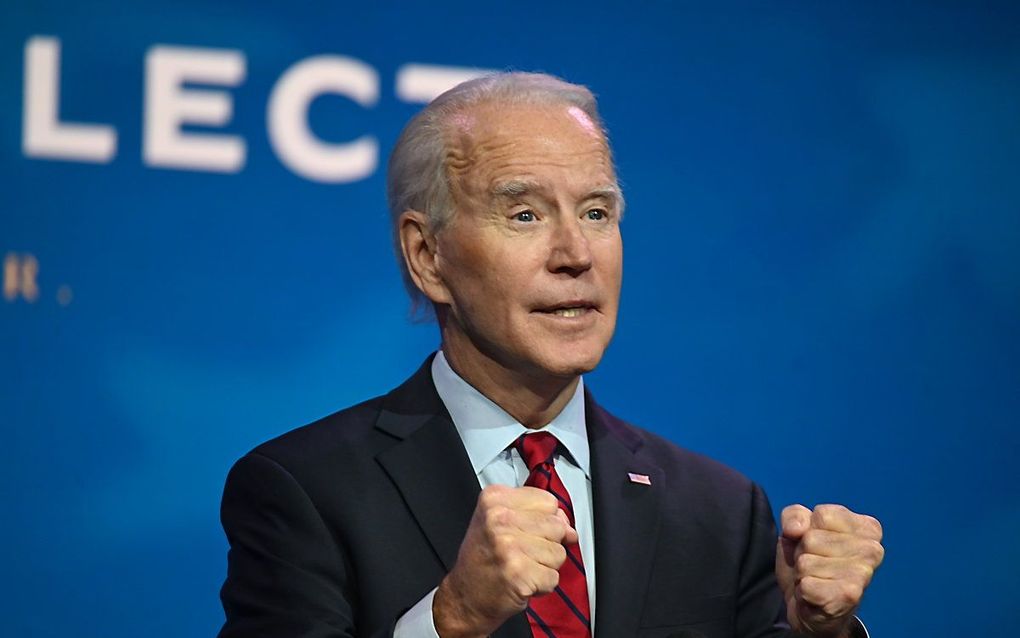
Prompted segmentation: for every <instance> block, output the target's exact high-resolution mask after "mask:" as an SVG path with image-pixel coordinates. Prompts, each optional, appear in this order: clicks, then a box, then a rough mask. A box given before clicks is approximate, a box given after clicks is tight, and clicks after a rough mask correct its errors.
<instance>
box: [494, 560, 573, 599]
mask: <svg viewBox="0 0 1020 638" xmlns="http://www.w3.org/2000/svg"><path fill="white" fill-rule="evenodd" d="M504 576H505V578H506V582H507V584H508V585H509V587H510V589H511V591H513V593H514V594H515V595H516V596H517V597H519V598H520V599H523V600H527V599H528V598H530V597H531V596H538V595H541V594H546V593H549V592H551V591H552V590H554V589H556V585H558V584H559V582H560V573H559V571H558V570H556V569H553V568H551V567H547V566H545V565H542V564H541V563H538V562H536V561H534V560H532V559H531V558H530V557H529V556H527V555H525V554H524V553H523V552H520V553H517V554H515V555H514V556H513V557H512V559H510V560H508V561H507V563H506V565H505V567H504Z"/></svg>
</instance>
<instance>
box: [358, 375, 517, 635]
mask: <svg viewBox="0 0 1020 638" xmlns="http://www.w3.org/2000/svg"><path fill="white" fill-rule="evenodd" d="M431 366H432V357H429V359H428V360H427V361H426V362H425V363H424V364H423V365H422V367H421V368H420V369H419V370H418V372H416V373H415V374H414V376H412V377H411V378H410V379H408V380H407V381H406V382H405V383H404V384H403V385H401V386H400V387H399V388H397V389H395V390H394V391H393V392H391V393H390V394H388V395H387V396H386V398H385V399H384V402H383V408H382V410H381V411H380V414H379V420H378V421H377V422H376V427H377V428H379V429H380V430H382V431H384V432H386V433H388V434H390V435H392V436H394V437H396V438H397V439H399V440H398V442H397V443H395V444H394V445H393V446H391V447H389V448H387V449H386V450H384V451H383V452H381V453H379V454H378V455H377V456H376V459H377V460H378V462H379V464H380V465H382V467H383V470H384V471H385V472H386V474H387V475H388V476H389V477H390V480H392V481H393V483H394V485H396V487H397V489H398V490H399V491H400V494H401V496H403V498H404V502H405V503H407V507H408V509H409V510H410V511H411V515H412V516H414V518H415V520H416V521H417V522H418V525H419V526H420V527H421V530H422V532H423V533H424V535H425V537H426V538H427V539H428V542H429V544H430V545H431V546H432V549H433V550H434V551H435V552H436V555H437V556H438V557H439V560H440V562H441V563H442V564H443V567H444V568H445V570H446V571H447V572H449V571H450V570H451V569H453V565H454V563H455V562H456V561H457V552H458V550H459V549H460V544H461V542H462V541H463V540H464V533H465V532H466V531H467V528H468V525H469V524H470V522H471V515H472V514H473V513H474V510H475V504H476V502H477V501H478V494H479V492H480V491H481V488H480V487H479V485H478V479H477V477H476V476H475V472H474V469H473V468H472V467H471V460H470V459H469V458H468V455H467V452H466V451H465V450H464V444H463V442H462V441H461V439H460V435H459V434H458V433H457V428H456V427H454V425H453V421H452V420H451V419H450V415H449V413H448V412H447V410H446V406H444V405H443V402H442V400H441V399H440V398H439V394H438V393H437V392H436V389H435V385H434V384H433V383H432V373H431ZM492 636H493V638H530V636H531V630H530V629H529V628H528V624H527V620H525V618H524V615H523V614H517V615H515V616H513V617H512V618H510V619H509V620H508V621H507V622H506V623H504V624H503V626H502V627H500V628H499V629H498V630H497V631H496V632H495V633H493V634H492Z"/></svg>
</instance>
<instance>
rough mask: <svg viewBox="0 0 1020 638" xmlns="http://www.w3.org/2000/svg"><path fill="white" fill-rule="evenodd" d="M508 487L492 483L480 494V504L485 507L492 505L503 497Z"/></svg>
mask: <svg viewBox="0 0 1020 638" xmlns="http://www.w3.org/2000/svg"><path fill="white" fill-rule="evenodd" d="M505 489H506V488H505V487H504V486H502V485H490V486H488V487H486V488H485V489H483V490H482V492H481V493H480V494H479V495H478V504H479V505H482V506H485V507H492V506H494V505H495V504H496V503H498V502H499V501H500V500H502V498H503V492H504V490H505Z"/></svg>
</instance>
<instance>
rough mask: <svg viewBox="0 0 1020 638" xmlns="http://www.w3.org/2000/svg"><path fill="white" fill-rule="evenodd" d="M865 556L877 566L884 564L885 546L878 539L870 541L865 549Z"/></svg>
mask: <svg viewBox="0 0 1020 638" xmlns="http://www.w3.org/2000/svg"><path fill="white" fill-rule="evenodd" d="M865 556H866V557H867V558H868V559H869V560H870V561H871V562H872V563H873V564H874V565H875V567H877V566H879V565H880V564H882V560H883V559H884V558H885V547H883V546H882V543H879V542H878V541H870V542H869V543H868V545H867V549H866V550H865Z"/></svg>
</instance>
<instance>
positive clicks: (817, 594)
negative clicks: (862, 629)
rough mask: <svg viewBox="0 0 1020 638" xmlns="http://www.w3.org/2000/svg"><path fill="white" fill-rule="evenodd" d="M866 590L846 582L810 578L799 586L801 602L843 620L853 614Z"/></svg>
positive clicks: (826, 614)
mask: <svg viewBox="0 0 1020 638" xmlns="http://www.w3.org/2000/svg"><path fill="white" fill-rule="evenodd" d="M863 594H864V588H863V587H861V586H860V585H859V584H857V583H853V582H848V581H845V580H830V579H827V578H816V577H814V576H808V577H807V578H804V579H802V580H801V581H800V584H799V585H798V586H797V596H798V599H799V600H802V601H803V602H805V603H807V604H808V605H811V606H812V607H815V608H817V610H819V611H821V612H822V613H823V614H824V615H825V616H828V617H829V618H842V617H845V616H849V615H850V614H852V613H853V611H854V610H855V609H857V606H858V605H859V604H860V602H861V596H863Z"/></svg>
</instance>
